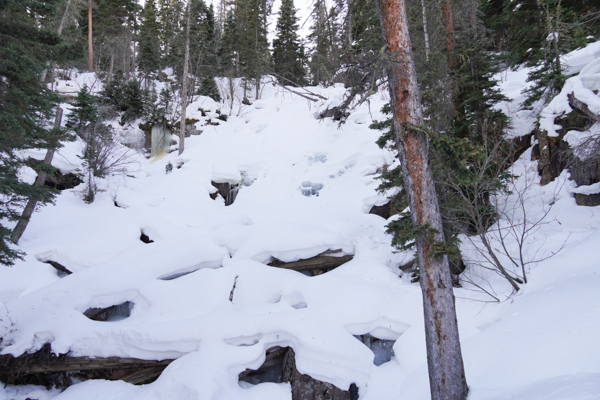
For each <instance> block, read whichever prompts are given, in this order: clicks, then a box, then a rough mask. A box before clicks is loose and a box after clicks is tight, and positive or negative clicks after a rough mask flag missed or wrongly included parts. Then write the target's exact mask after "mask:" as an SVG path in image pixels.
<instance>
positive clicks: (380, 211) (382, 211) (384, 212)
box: [369, 201, 391, 219]
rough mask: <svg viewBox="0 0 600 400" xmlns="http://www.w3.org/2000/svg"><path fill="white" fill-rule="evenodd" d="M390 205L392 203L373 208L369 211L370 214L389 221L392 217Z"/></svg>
mask: <svg viewBox="0 0 600 400" xmlns="http://www.w3.org/2000/svg"><path fill="white" fill-rule="evenodd" d="M390 203H391V202H389V201H388V202H387V203H385V204H384V205H382V206H373V207H371V210H369V214H375V215H379V216H380V217H381V218H383V219H388V218H389V217H390V216H391V215H390V208H391V207H390Z"/></svg>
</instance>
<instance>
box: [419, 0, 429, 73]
mask: <svg viewBox="0 0 600 400" xmlns="http://www.w3.org/2000/svg"><path fill="white" fill-rule="evenodd" d="M421 9H422V10H423V35H424V36H425V61H427V62H429V31H428V30H427V12H426V11H427V9H426V8H425V0H421Z"/></svg>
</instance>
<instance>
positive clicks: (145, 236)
mask: <svg viewBox="0 0 600 400" xmlns="http://www.w3.org/2000/svg"><path fill="white" fill-rule="evenodd" d="M140 240H141V241H142V242H144V243H146V244H149V243H154V240H152V239H150V237H148V235H146V234H145V233H144V232H143V231H142V234H141V236H140Z"/></svg>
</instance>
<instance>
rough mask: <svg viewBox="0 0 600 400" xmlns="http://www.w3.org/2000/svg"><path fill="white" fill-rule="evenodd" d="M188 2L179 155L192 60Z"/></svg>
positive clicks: (181, 150) (181, 147)
mask: <svg viewBox="0 0 600 400" xmlns="http://www.w3.org/2000/svg"><path fill="white" fill-rule="evenodd" d="M191 3H192V0H188V3H187V27H186V28H185V57H184V61H183V78H182V83H181V130H180V131H179V155H181V153H183V150H184V144H185V142H184V141H185V111H186V108H187V83H188V64H189V61H190V23H191V19H190V14H191V13H192V10H191V7H190V4H191Z"/></svg>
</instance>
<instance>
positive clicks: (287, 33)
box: [273, 0, 305, 86]
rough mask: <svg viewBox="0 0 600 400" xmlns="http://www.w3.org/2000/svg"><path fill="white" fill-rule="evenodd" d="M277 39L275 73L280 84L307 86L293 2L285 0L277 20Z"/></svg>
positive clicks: (275, 41) (274, 54) (274, 60)
mask: <svg viewBox="0 0 600 400" xmlns="http://www.w3.org/2000/svg"><path fill="white" fill-rule="evenodd" d="M276 29H277V33H276V35H277V37H276V38H275V40H273V71H274V72H275V74H277V75H278V80H279V83H281V84H290V83H295V84H297V85H299V86H302V85H304V84H305V79H304V76H305V72H304V68H303V66H302V64H303V60H302V59H303V54H302V51H301V47H300V40H299V38H298V33H297V31H298V17H296V9H295V8H294V2H293V0H283V1H282V2H281V9H280V11H279V18H278V20H277V28H276Z"/></svg>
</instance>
